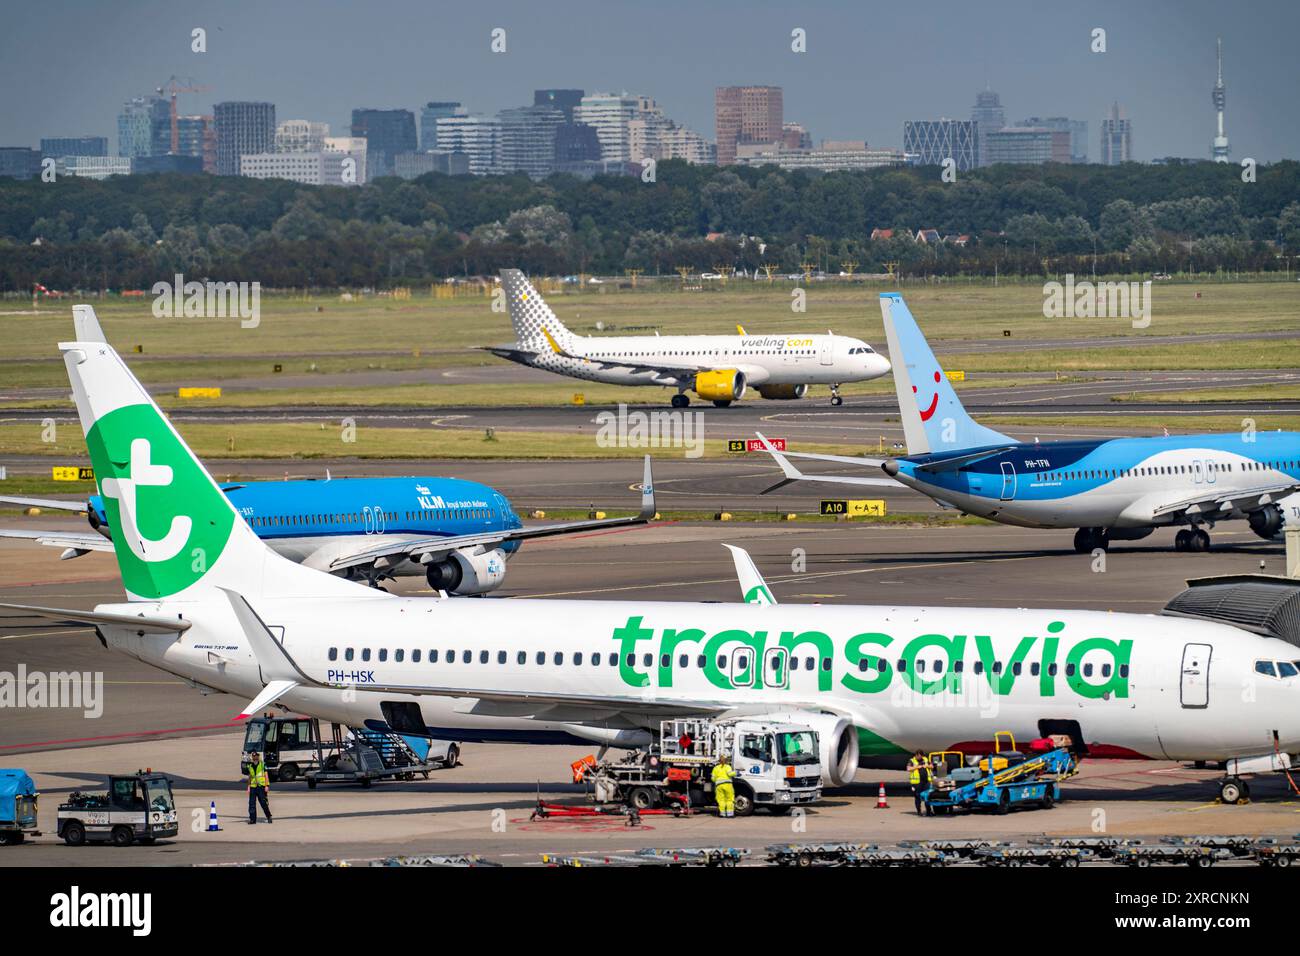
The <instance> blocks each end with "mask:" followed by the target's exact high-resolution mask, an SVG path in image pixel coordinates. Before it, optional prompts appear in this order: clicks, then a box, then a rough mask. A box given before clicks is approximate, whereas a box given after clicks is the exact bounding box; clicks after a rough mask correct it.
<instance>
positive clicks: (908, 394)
mask: <svg viewBox="0 0 1300 956" xmlns="http://www.w3.org/2000/svg"><path fill="white" fill-rule="evenodd" d="M880 311H881V313H882V315H883V317H884V321H885V334H886V336H887V339H888V342H889V354H890V359H891V361H892V362H893V369H894V387H895V390H896V391H897V394H898V405H899V410H900V412H901V417H902V421H903V433H904V436H905V438H906V441H907V455H905V456H903V457H901V458H885V459H880V458H849V457H842V456H837V455H811V454H796V453H794V452H787V453H786V455H788V456H790V457H796V458H811V459H817V460H820V461H833V462H839V463H847V464H854V465H866V466H870V467H873V468H876V469H879V470H880V472H882V474H880V475H879V477H866V476H863V477H855V476H829V475H825V476H817V475H805V474H802V473H801V472H799V471H798V470H797V469H796V468H795V467H794V466H793V465H791V464H790V462H789V461H788V460H787V458H786V455H782V454H780V453H778V452H776V451H775V450H774V449H772V448H771V447H770V446H768V447H767V450H768V451H769V452H770V453H771V454H772V456H773V457H774V458H775V459H776V460H777V463H778V464H780V466H781V469H782V471H783V472H784V473H785V479H784V480H783V481H781V482H778V483H777V484H776V485H774V486H772V488H769V489H767V490H768V491H772V490H775V489H776V488H779V487H781V486H782V485H785V484H788V483H789V482H791V481H798V480H808V481H823V482H833V483H839V484H853V485H897V484H902V485H906V486H907V487H909V488H914V489H916V490H917V491H919V492H921V493H922V494H925V495H928V496H929V497H931V498H933V499H934V500H935V501H936V502H938V503H939V504H940V505H942V506H944V507H947V508H954V509H956V510H958V511H961V512H963V513H966V514H973V515H979V516H980V517H984V518H989V519H991V520H993V521H998V522H1001V523H1003V524H1011V525H1019V526H1021V527H1026V528H1077V529H1078V530H1077V531H1076V532H1075V535H1074V548H1075V550H1076V551H1078V552H1080V553H1084V552H1088V551H1092V550H1094V549H1096V548H1101V549H1103V550H1105V549H1106V548H1108V547H1109V546H1110V543H1111V542H1112V541H1135V540H1138V539H1140V538H1145V537H1147V536H1148V535H1150V534H1151V532H1152V531H1154V530H1155V529H1156V528H1163V527H1175V528H1177V529H1178V531H1177V533H1176V535H1175V536H1174V548H1175V550H1178V551H1206V550H1209V547H1210V534H1209V530H1210V529H1211V528H1213V527H1214V525H1215V524H1216V522H1219V521H1226V520H1229V519H1239V518H1244V519H1245V520H1246V521H1247V522H1249V524H1250V529H1251V530H1252V531H1254V532H1255V533H1256V534H1257V535H1259V536H1260V537H1261V538H1274V537H1277V536H1278V535H1279V534H1280V533H1281V532H1282V531H1283V529H1284V528H1285V527H1286V525H1287V523H1288V522H1291V523H1293V524H1294V523H1296V522H1300V494H1297V492H1300V434H1296V433H1295V432H1258V433H1256V432H1254V431H1243V432H1228V433H1222V434H1210V435H1174V436H1166V437H1163V438H1115V439H1108V440H1104V441H1050V442H1037V441H1035V442H1021V441H1017V440H1016V439H1014V438H1010V437H1008V436H1006V435H1003V434H1002V433H1001V432H996V431H994V430H993V429H991V428H986V427H984V426H983V425H980V424H979V423H978V422H976V421H974V420H973V419H972V418H971V417H970V416H969V415H968V414H967V413H966V409H965V408H963V407H962V404H961V401H960V400H959V399H958V398H957V393H956V392H955V391H954V390H953V387H952V385H951V384H950V383H949V381H948V377H947V375H945V374H944V371H943V369H942V368H940V367H939V363H938V361H937V360H936V359H935V357H934V353H933V352H932V351H931V350H930V345H929V343H928V342H926V340H925V336H924V335H922V334H921V330H920V328H919V327H918V326H917V324H916V320H915V319H914V318H912V313H911V312H910V311H909V310H908V308H907V305H906V304H905V303H904V302H903V297H902V296H901V295H899V294H898V293H896V292H890V293H882V294H881V296H880ZM759 437H760V438H761V437H762V436H759Z"/></svg>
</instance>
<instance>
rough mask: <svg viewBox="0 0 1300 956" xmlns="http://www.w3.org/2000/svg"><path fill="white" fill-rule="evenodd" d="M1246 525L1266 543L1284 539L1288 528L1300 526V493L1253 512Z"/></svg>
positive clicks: (1247, 517) (1247, 518)
mask: <svg viewBox="0 0 1300 956" xmlns="http://www.w3.org/2000/svg"><path fill="white" fill-rule="evenodd" d="M1246 523H1247V524H1249V525H1250V530H1251V531H1253V532H1255V534H1257V535H1259V536H1260V537H1261V538H1263V539H1264V540H1265V541H1272V540H1274V539H1276V538H1280V537H1282V532H1284V531H1286V529H1287V528H1288V527H1290V526H1292V525H1300V492H1297V493H1296V494H1293V495H1287V496H1286V497H1285V498H1282V499H1279V500H1278V501H1276V502H1274V503H1273V504H1270V505H1265V506H1264V507H1262V508H1260V509H1259V510H1258V511H1252V512H1251V513H1250V514H1248V515H1247V516H1246Z"/></svg>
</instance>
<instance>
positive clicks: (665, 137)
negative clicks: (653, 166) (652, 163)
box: [656, 123, 718, 166]
mask: <svg viewBox="0 0 1300 956" xmlns="http://www.w3.org/2000/svg"><path fill="white" fill-rule="evenodd" d="M656 158H657V159H684V160H686V162H688V163H693V164H694V165H697V166H711V165H712V164H714V163H716V162H717V161H718V152H717V149H716V147H715V146H714V145H713V144H712V143H710V142H709V141H708V140H707V139H705V138H704V137H703V136H701V135H700V134H699V133H697V132H695V130H693V129H687V128H686V127H685V126H678V125H676V124H675V123H674V124H672V125H670V126H669V127H668V128H666V129H662V130H660V131H659V155H658V156H657V157H656Z"/></svg>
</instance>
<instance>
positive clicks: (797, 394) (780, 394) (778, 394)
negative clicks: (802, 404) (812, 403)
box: [757, 382, 808, 399]
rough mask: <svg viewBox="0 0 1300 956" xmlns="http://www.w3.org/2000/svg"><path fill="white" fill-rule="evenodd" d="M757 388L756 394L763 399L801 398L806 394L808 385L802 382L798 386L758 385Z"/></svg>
mask: <svg viewBox="0 0 1300 956" xmlns="http://www.w3.org/2000/svg"><path fill="white" fill-rule="evenodd" d="M757 388H758V394H760V395H762V396H763V397H764V398H775V399H791V398H803V397H804V396H805V395H807V394H808V385H807V383H804V382H800V383H799V384H798V385H759V386H757Z"/></svg>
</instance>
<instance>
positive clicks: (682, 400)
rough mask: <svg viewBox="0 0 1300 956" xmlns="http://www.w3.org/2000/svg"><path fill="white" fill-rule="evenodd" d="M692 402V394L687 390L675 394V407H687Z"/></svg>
mask: <svg viewBox="0 0 1300 956" xmlns="http://www.w3.org/2000/svg"><path fill="white" fill-rule="evenodd" d="M690 403H691V396H689V395H687V394H686V393H685V392H678V393H677V394H676V395H674V396H673V408H685V407H686V406H687V405H689V404H690Z"/></svg>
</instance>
